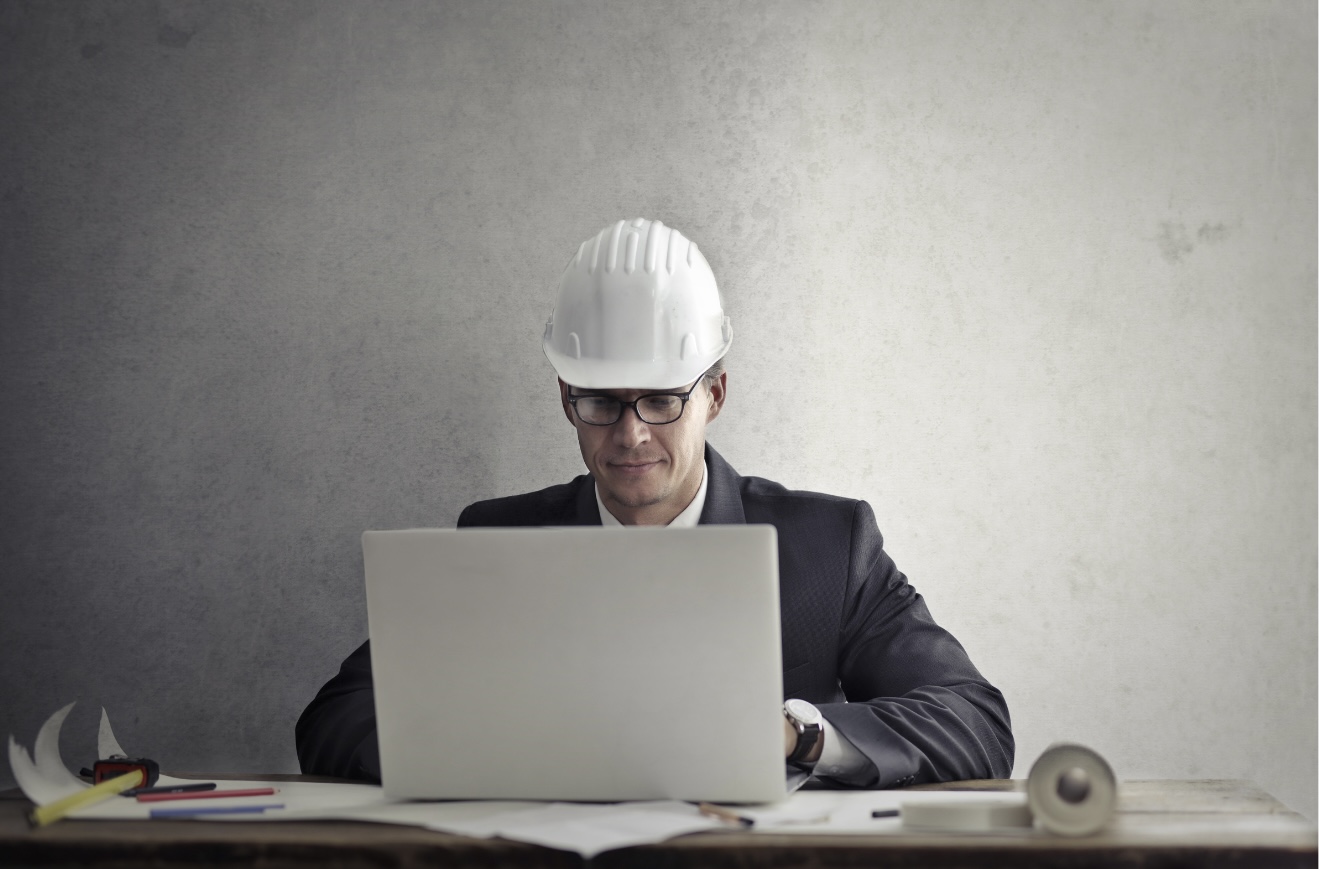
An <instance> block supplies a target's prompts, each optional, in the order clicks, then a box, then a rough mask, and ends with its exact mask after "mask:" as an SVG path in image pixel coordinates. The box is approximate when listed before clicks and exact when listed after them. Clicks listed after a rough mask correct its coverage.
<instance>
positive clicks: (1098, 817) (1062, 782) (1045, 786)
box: [1026, 742, 1117, 836]
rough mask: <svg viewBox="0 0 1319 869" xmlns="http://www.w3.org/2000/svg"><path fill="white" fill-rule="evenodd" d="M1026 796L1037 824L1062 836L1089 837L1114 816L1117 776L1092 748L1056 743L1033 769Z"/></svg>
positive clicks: (1036, 762) (1046, 750)
mask: <svg viewBox="0 0 1319 869" xmlns="http://www.w3.org/2000/svg"><path fill="white" fill-rule="evenodd" d="M1026 795H1027V800H1028V801H1029V803H1030V810H1031V814H1032V815H1034V816H1035V826H1036V827H1039V828H1040V829H1043V830H1047V831H1048V832H1050V833H1056V834H1058V835H1061V836H1088V835H1090V834H1091V833H1095V832H1098V831H1099V830H1100V829H1101V828H1102V827H1103V826H1104V825H1105V824H1107V823H1108V822H1109V821H1110V820H1111V819H1112V817H1113V811H1114V809H1115V808H1116V806H1117V779H1116V778H1115V777H1114V776H1113V768H1112V767H1110V766H1109V765H1108V761H1106V760H1104V759H1103V758H1102V757H1100V756H1099V753H1098V752H1096V751H1094V750H1093V749H1089V748H1086V747H1085V746H1084V745H1076V744H1075V743H1070V742H1055V743H1054V744H1053V745H1051V746H1049V747H1048V748H1046V749H1045V750H1044V753H1043V754H1041V755H1040V757H1039V759H1038V760H1036V761H1035V765H1034V766H1032V767H1031V768H1030V777H1029V778H1028V779H1027V780H1026Z"/></svg>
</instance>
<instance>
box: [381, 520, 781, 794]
mask: <svg viewBox="0 0 1319 869" xmlns="http://www.w3.org/2000/svg"><path fill="white" fill-rule="evenodd" d="M776 540H777V538H776V535H775V531H774V528H773V527H772V526H768V525H720V526H699V527H697V528H684V529H677V528H631V529H606V528H518V529H513V528H501V529H463V530H452V529H446V530H411V531H368V532H366V533H365V534H364V535H363V537H362V548H363V555H364V560H365V565H366V593H367V612H368V620H369V623H370V635H371V654H372V667H373V674H374V679H375V700H376V718H377V725H378V737H379V745H380V761H381V769H382V772H383V778H384V788H385V793H386V795H387V796H389V797H392V798H421V799H482V798H504V799H557V800H602V801H612V800H642V799H665V798H672V799H687V800H718V801H730V802H731V801H741V802H765V801H773V800H777V799H782V798H783V796H784V795H785V786H784V765H783V725H782V712H781V707H782V699H783V694H782V673H781V670H780V649H779V643H780V640H779V601H778V558H777V542H776Z"/></svg>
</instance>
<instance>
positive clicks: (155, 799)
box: [137, 788, 278, 803]
mask: <svg viewBox="0 0 1319 869" xmlns="http://www.w3.org/2000/svg"><path fill="white" fill-rule="evenodd" d="M274 793H278V791H277V790H275V788H239V789H238V790H232V791H191V792H188V793H182V794H138V795H137V801H138V802H139V803H163V802H165V801H166V800H213V799H217V798H218V797H268V796H270V795H271V794H274Z"/></svg>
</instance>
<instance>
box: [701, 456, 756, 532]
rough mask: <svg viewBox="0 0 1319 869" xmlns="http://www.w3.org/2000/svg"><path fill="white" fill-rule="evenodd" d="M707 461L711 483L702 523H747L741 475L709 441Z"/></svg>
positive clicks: (706, 493) (708, 488)
mask: <svg viewBox="0 0 1319 869" xmlns="http://www.w3.org/2000/svg"><path fill="white" fill-rule="evenodd" d="M705 462H706V465H707V466H708V467H709V468H710V484H709V486H708V487H706V490H705V507H704V508H702V510H701V522H700V524H702V525H745V524H746V522H747V517H746V513H744V512H743V511H742V486H741V481H742V478H741V476H739V475H738V473H737V471H735V470H733V467H732V466H731V465H730V464H728V462H726V461H724V457H723V456H721V455H719V454H718V453H717V452H715V451H714V447H712V446H710V445H709V444H708V443H707V444H706V445H705Z"/></svg>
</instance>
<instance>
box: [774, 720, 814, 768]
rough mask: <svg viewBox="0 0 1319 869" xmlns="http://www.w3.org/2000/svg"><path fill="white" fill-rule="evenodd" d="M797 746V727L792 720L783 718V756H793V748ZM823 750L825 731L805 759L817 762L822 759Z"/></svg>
mask: <svg viewBox="0 0 1319 869" xmlns="http://www.w3.org/2000/svg"><path fill="white" fill-rule="evenodd" d="M796 747H797V728H795V727H793V726H792V722H791V721H789V720H788V719H787V718H786V717H785V718H784V719H783V757H784V758H785V759H787V758H789V757H791V756H792V752H793V749H795V748H796ZM822 751H824V733H821V734H820V738H819V739H817V740H815V746H814V747H813V748H812V749H811V753H810V754H808V755H806V757H805V758H804V759H805V760H806V761H809V762H810V763H815V762H816V761H817V760H819V759H820V753H821V752H822Z"/></svg>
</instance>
